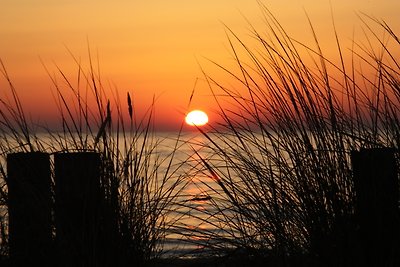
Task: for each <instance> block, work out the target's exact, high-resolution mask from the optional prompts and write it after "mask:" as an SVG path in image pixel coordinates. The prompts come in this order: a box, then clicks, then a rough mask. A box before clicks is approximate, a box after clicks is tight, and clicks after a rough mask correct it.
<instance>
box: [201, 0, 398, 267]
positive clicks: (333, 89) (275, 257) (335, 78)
mask: <svg viewBox="0 0 400 267" xmlns="http://www.w3.org/2000/svg"><path fill="white" fill-rule="evenodd" d="M262 10H263V14H264V16H265V20H266V28H267V33H266V34H262V33H260V32H259V31H258V30H257V29H255V28H252V33H253V36H252V37H253V38H254V39H256V40H257V43H258V44H259V46H257V47H253V46H248V45H247V44H246V42H245V41H243V39H241V38H240V37H239V36H238V35H236V34H235V33H234V32H232V31H230V30H229V28H228V29H227V32H228V40H229V43H230V45H231V49H232V50H231V51H232V55H233V57H234V59H235V60H236V63H237V68H236V69H228V68H227V67H225V66H223V65H220V64H218V63H215V64H216V65H217V66H218V67H219V68H220V69H221V70H222V72H223V73H225V74H226V75H227V76H228V78H229V81H231V84H235V85H237V86H236V87H234V86H233V87H230V86H229V85H226V84H224V83H222V82H220V81H218V80H217V79H215V78H213V77H214V76H213V74H207V73H206V72H204V75H205V79H206V81H207V83H208V85H209V87H210V90H211V91H212V92H213V94H214V96H215V101H216V102H217V104H218V105H219V107H220V110H219V114H220V116H221V118H222V122H221V124H220V125H218V126H217V127H215V128H214V129H213V131H207V132H203V131H202V130H201V129H199V130H200V131H201V132H202V133H203V135H204V136H205V137H206V138H207V140H208V143H206V144H204V146H205V147H204V148H203V150H206V149H208V150H209V151H211V152H210V154H209V155H212V156H209V157H206V156H203V157H200V159H199V162H200V163H202V165H203V169H202V170H201V169H200V170H199V171H202V172H205V173H208V176H210V177H212V178H213V179H214V180H217V185H218V186H217V188H216V189H214V190H215V191H216V192H217V193H218V196H219V200H218V201H210V205H214V206H215V209H216V210H218V211H219V212H218V213H217V214H207V215H208V217H206V218H207V220H210V217H211V218H213V219H214V220H215V221H218V222H219V223H220V225H223V228H224V232H223V235H222V234H221V235H216V234H215V233H207V232H199V233H196V234H197V235H198V236H199V237H201V238H202V239H203V240H210V239H213V240H218V239H219V240H220V242H209V241H205V242H203V245H204V246H209V247H211V248H214V249H219V248H222V249H225V250H226V249H227V248H232V247H233V248H236V250H235V251H236V252H238V251H242V250H244V251H247V255H248V256H249V255H250V256H251V255H252V257H256V256H257V257H258V258H262V259H264V263H266V262H268V261H269V260H270V261H271V264H276V265H274V266H301V264H304V266H310V265H311V266H312V265H313V264H315V265H317V266H351V265H352V264H353V263H354V262H352V261H353V260H356V256H357V251H356V248H355V244H354V242H355V238H356V237H355V235H356V233H357V231H356V229H357V225H356V224H355V218H354V208H355V192H354V185H353V180H352V169H351V163H350V151H352V150H356V149H359V148H376V147H394V148H396V149H398V147H399V140H400V139H399V121H398V118H399V108H400V102H399V100H400V98H399V96H400V95H399V89H400V87H399V85H400V68H399V63H398V57H399V54H398V49H399V47H400V46H399V45H400V42H399V38H398V36H397V35H396V33H395V32H393V31H392V29H391V28H390V26H389V25H388V24H387V23H386V22H384V21H381V20H377V19H374V18H372V17H368V16H365V15H361V16H360V20H361V21H362V23H363V25H364V33H365V37H366V43H358V42H356V41H354V42H353V47H351V51H350V54H351V56H350V57H347V56H345V52H344V50H345V49H347V48H343V47H342V44H341V43H340V40H339V37H338V33H337V32H336V30H335V31H334V36H333V37H334V38H335V39H336V47H337V51H338V58H337V59H334V60H332V59H328V58H326V57H325V56H324V53H323V51H322V48H321V44H320V42H319V40H318V38H317V35H316V33H315V31H314V29H313V26H312V23H311V22H310V24H309V26H310V29H311V34H312V35H313V36H314V41H315V42H314V44H304V43H300V42H298V41H296V40H294V39H293V38H291V36H290V35H289V33H288V32H286V31H285V29H284V28H283V27H282V26H281V24H280V23H279V21H278V20H277V19H276V18H275V17H274V15H273V14H271V13H270V11H269V10H268V9H267V8H266V7H264V6H263V7H262ZM250 26H251V25H250ZM262 31H263V32H265V31H264V29H263V30H262ZM382 33H383V34H384V35H382ZM382 36H383V37H382ZM373 44H375V45H376V44H377V46H375V45H373ZM310 59H311V60H310ZM307 62H308V63H307ZM334 62H338V63H334ZM227 107H229V108H227ZM227 235H228V236H227ZM207 237H208V238H207ZM221 243H222V244H224V245H223V246H221ZM216 244H218V245H216ZM304 256H306V257H304ZM358 256H359V255H358ZM393 256H394V255H393ZM301 258H302V259H304V258H307V261H306V262H305V261H303V262H300V260H299V259H301ZM391 260H392V259H390V258H389V259H387V261H388V262H386V263H382V264H383V265H385V264H390V261H391ZM388 266H389V265H388ZM390 266H391V265H390Z"/></svg>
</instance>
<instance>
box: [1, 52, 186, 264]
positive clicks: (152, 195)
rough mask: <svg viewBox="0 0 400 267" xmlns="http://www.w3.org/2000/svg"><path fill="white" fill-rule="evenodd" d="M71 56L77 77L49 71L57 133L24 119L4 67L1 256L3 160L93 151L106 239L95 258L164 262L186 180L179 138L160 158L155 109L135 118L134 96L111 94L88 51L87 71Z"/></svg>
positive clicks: (3, 199)
mask: <svg viewBox="0 0 400 267" xmlns="http://www.w3.org/2000/svg"><path fill="white" fill-rule="evenodd" d="M72 58H73V60H75V62H76V64H77V69H78V72H77V75H76V77H68V76H67V74H65V73H64V72H63V71H62V69H61V68H59V67H58V66H56V70H57V73H56V74H54V75H53V74H51V73H50V71H49V70H48V68H47V67H46V66H45V68H46V70H47V71H48V74H49V77H50V78H51V80H52V83H53V86H54V94H53V95H54V99H55V102H56V104H57V108H58V112H59V123H60V124H59V127H60V129H61V130H57V131H54V130H53V129H52V128H51V127H47V126H43V125H35V124H34V123H31V122H30V121H29V120H28V119H27V117H26V115H25V113H24V109H23V103H21V102H20V100H19V98H18V95H17V91H16V89H15V88H14V86H13V85H12V83H11V79H10V77H9V75H8V74H7V72H6V68H5V66H4V65H3V64H2V65H1V67H2V69H1V70H2V74H3V78H5V80H6V81H8V83H9V92H11V96H12V98H11V101H10V100H9V99H1V108H0V123H1V127H0V134H1V139H2V140H1V142H0V151H1V157H2V163H1V168H0V171H1V177H2V178H1V179H0V181H1V187H0V193H1V194H0V206H1V210H0V212H1V213H0V215H1V216H0V233H1V251H0V252H1V257H2V258H4V257H6V256H7V254H8V252H7V248H8V244H7V233H8V231H7V225H8V224H7V215H6V212H7V205H8V203H7V185H6V184H5V182H4V181H5V179H4V178H5V177H6V175H7V174H6V170H5V167H4V163H5V157H6V155H7V154H8V153H15V152H28V151H41V152H48V153H51V154H53V153H58V152H76V151H80V152H85V151H87V152H92V151H95V152H98V153H100V155H101V158H102V167H101V177H100V179H101V180H100V187H101V196H102V197H101V199H102V203H98V205H99V206H100V213H101V215H100V222H99V223H100V226H99V227H100V232H101V233H102V234H101V237H100V240H99V241H98V242H99V244H98V248H97V249H98V251H97V254H96V257H97V258H96V259H92V260H93V261H94V262H96V264H97V265H99V266H112V265H115V266H127V265H139V266H142V265H144V264H145V263H146V262H148V261H149V260H150V259H153V258H157V257H159V256H160V254H161V253H162V247H163V238H164V236H165V232H166V230H167V229H168V228H169V227H171V225H170V221H168V216H167V215H168V212H169V209H170V205H171V202H173V201H174V199H175V198H176V197H177V194H178V193H179V190H180V187H181V182H182V181H181V179H180V178H179V176H178V174H177V173H176V169H177V168H178V167H179V164H183V163H176V162H175V159H174V155H175V153H176V150H177V148H178V145H179V133H178V134H177V136H176V138H177V140H176V142H175V147H171V148H169V149H170V152H169V153H168V154H165V152H163V154H161V153H160V152H159V150H160V149H161V148H160V146H159V145H160V143H161V142H162V140H161V139H160V137H156V136H155V132H154V129H153V123H154V103H153V104H152V105H151V106H150V107H149V109H148V111H147V112H146V113H145V114H144V115H143V116H142V117H140V116H138V115H136V114H135V112H136V111H135V106H134V99H132V96H131V95H130V94H129V93H127V94H126V95H125V96H124V97H126V98H125V99H126V100H125V101H121V100H120V96H119V92H118V90H117V89H115V92H114V93H113V95H112V96H111V97H110V96H109V95H107V93H106V90H105V89H104V87H103V84H102V83H101V80H100V73H99V71H98V70H96V69H94V66H93V65H92V64H93V61H92V59H91V58H90V52H89V63H90V64H89V70H88V71H87V72H85V71H84V70H83V68H84V66H83V65H82V64H81V62H80V61H78V60H77V59H76V58H75V57H73V56H72ZM52 127H54V126H52ZM56 127H57V126H56ZM177 164H178V166H177ZM71 245H73V244H71ZM54 260H55V261H56V262H55V263H54V264H62V262H60V260H61V259H57V258H55V259H54ZM76 264H79V263H76ZM97 265H96V266H97Z"/></svg>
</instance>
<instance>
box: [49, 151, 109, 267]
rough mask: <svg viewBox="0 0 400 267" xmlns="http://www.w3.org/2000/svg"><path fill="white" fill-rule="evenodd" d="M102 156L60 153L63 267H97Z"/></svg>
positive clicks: (57, 158)
mask: <svg viewBox="0 0 400 267" xmlns="http://www.w3.org/2000/svg"><path fill="white" fill-rule="evenodd" d="M100 163H101V162H100V155H99V154H98V153H95V152H76V153H57V154H55V158H54V165H55V183H56V211H55V215H56V237H57V243H58V249H59V252H60V255H59V257H60V261H62V264H63V266H95V265H96V264H95V261H96V257H98V255H96V253H97V249H96V242H97V241H98V240H97V236H98V229H99V228H98V225H99V219H98V217H99V216H98V205H99V201H100V195H99V194H100V190H99V188H100Z"/></svg>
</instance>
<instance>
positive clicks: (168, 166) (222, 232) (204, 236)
mask: <svg viewBox="0 0 400 267" xmlns="http://www.w3.org/2000/svg"><path fill="white" fill-rule="evenodd" d="M114 135H115V136H114V137H113V138H112V140H113V142H115V143H114V145H116V144H117V146H118V147H119V148H118V149H119V150H120V151H119V152H120V153H121V154H122V155H124V154H126V151H127V150H128V149H129V148H132V149H133V151H135V152H134V153H135V155H137V156H139V155H140V151H141V150H142V149H144V152H143V155H142V157H143V159H144V158H146V159H147V161H146V162H143V164H144V165H143V166H146V168H149V170H150V172H149V173H151V172H152V171H156V172H157V175H155V176H154V177H158V178H157V179H160V180H161V179H164V178H165V177H167V182H166V183H162V182H161V181H158V182H157V183H152V184H153V185H152V186H160V185H161V184H163V185H162V186H163V187H164V188H155V190H165V191H168V190H169V189H170V188H172V187H173V188H174V190H173V194H176V197H175V198H174V199H173V201H171V203H169V204H168V205H167V206H165V207H163V209H164V210H163V211H162V212H161V216H160V218H159V220H160V224H159V227H162V229H161V231H162V235H161V237H162V238H160V241H159V243H158V244H157V254H159V255H161V256H162V257H171V256H172V257H174V256H176V257H196V256H198V255H204V254H208V253H211V251H212V249H214V250H215V248H219V247H221V246H223V244H221V243H220V242H221V240H223V239H225V241H226V240H227V239H229V238H234V236H235V235H234V233H232V232H231V231H230V230H227V229H226V227H225V226H226V224H228V223H229V222H226V221H224V220H226V218H225V217H224V216H222V215H223V212H222V211H221V210H220V208H219V205H218V204H219V203H220V202H221V201H223V197H222V194H223V192H222V191H221V188H220V187H219V186H218V183H217V182H216V180H215V177H213V175H212V173H210V170H209V169H207V168H206V167H205V166H204V162H208V161H209V160H211V159H212V157H213V155H214V153H213V151H212V149H210V148H209V144H210V142H209V140H208V139H207V138H206V137H205V136H204V135H203V134H202V133H200V132H193V131H192V132H152V133H149V135H145V134H144V133H143V132H142V133H140V134H138V133H130V134H126V135H121V134H116V133H115V134H114ZM93 139H96V138H93V135H86V136H85V135H79V136H78V135H76V136H70V135H65V133H52V134H49V133H43V134H38V135H36V136H35V138H33V139H32V140H31V142H33V143H34V146H35V147H36V148H38V149H40V150H41V151H48V152H50V153H51V155H53V154H54V153H57V152H65V151H76V150H79V151H80V150H82V149H76V146H77V145H76V143H75V142H76V141H78V142H81V144H82V143H85V142H87V144H88V148H90V147H93ZM91 140H92V141H91ZM117 140H118V142H117ZM95 142H96V141H95ZM98 145H99V146H101V140H100V139H99V142H98ZM78 146H79V145H78ZM14 148H15V151H19V150H21V145H20V144H18V143H14V141H13V140H12V139H10V140H9V141H8V143H7V144H4V143H3V144H2V146H1V150H2V151H1V152H2V153H3V157H2V158H3V162H2V166H3V170H5V172H6V163H5V155H6V154H8V153H11V152H13V151H14ZM89 150H90V149H89ZM148 156H149V157H148ZM1 183H2V184H3V185H4V181H1ZM149 194H152V193H151V192H149ZM150 201H151V197H150ZM0 206H1V205H0ZM0 212H1V214H0V215H2V216H4V215H5V213H6V211H5V208H4V205H3V207H0ZM225 243H226V242H225Z"/></svg>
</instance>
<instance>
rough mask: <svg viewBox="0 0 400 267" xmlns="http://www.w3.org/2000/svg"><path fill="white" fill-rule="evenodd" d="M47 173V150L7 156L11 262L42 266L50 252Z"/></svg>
mask: <svg viewBox="0 0 400 267" xmlns="http://www.w3.org/2000/svg"><path fill="white" fill-rule="evenodd" d="M50 177H51V176H50V157H49V155H48V154H47V153H40V152H32V153H13V154H9V155H8V156H7V186H8V215H9V245H10V260H11V262H12V263H13V264H14V265H15V266H36V265H37V264H40V266H44V265H46V264H45V263H46V262H48V257H49V254H50V255H51V254H52V253H50V251H49V249H50V247H51V243H52V227H51V226H52V224H51V208H52V200H51V199H52V198H51V178H50Z"/></svg>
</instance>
